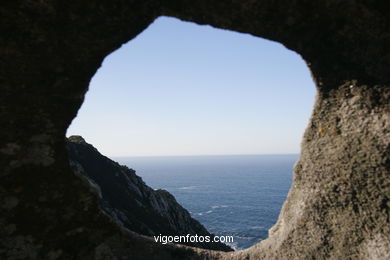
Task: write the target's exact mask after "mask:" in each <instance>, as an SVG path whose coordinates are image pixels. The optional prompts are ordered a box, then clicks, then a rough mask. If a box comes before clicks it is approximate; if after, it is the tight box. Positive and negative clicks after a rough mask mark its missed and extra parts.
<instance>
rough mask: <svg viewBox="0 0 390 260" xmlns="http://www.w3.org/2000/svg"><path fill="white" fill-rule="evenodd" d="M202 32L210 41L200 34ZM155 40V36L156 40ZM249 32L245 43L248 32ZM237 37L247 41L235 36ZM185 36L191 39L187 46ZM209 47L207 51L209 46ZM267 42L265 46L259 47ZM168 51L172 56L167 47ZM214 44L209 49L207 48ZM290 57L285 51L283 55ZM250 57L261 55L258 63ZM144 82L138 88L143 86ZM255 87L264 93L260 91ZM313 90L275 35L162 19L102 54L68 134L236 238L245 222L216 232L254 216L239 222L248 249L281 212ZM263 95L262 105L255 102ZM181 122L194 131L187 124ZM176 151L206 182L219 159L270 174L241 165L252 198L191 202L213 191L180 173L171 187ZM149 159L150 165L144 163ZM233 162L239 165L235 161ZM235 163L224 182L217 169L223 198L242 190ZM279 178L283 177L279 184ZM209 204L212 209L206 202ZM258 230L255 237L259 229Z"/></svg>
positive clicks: (302, 68) (299, 61)
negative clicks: (259, 174)
mask: <svg viewBox="0 0 390 260" xmlns="http://www.w3.org/2000/svg"><path fill="white" fill-rule="evenodd" d="M169 26H177V27H175V28H179V33H178V32H177V31H172V30H171V31H162V29H165V28H168V27H169ZM189 27H191V29H188V28H189ZM187 30H188V31H187ZM202 31H205V32H202ZM202 33H205V34H206V36H205V38H208V37H209V39H211V40H210V41H207V40H205V41H202V40H201V39H199V38H197V37H199V35H201V34H202ZM229 34H230V36H229ZM215 35H216V36H215ZM232 35H233V36H232ZM218 37H220V38H219V39H218ZM156 38H159V39H161V40H159V41H157V40H156ZM249 38H250V39H251V40H250V41H249V40H245V39H249ZM243 39H244V42H241V43H239V42H240V41H242V40H243ZM231 42H232V43H231ZM186 43H187V44H188V43H192V44H190V47H189V48H185V44H186ZM227 43H231V44H227ZM255 45H261V46H256V48H257V51H254V50H255V49H254V48H255V47H254V46H255ZM180 46H181V47H180ZM206 47H207V48H210V49H209V50H206V49H205V48H206ZM263 47H266V48H268V49H266V50H264V51H262V48H263ZM197 50H201V51H200V52H199V51H197ZM172 51H173V52H177V54H175V55H172ZM211 52H212V53H214V56H210V53H211ZM191 53H192V54H191ZM275 53H276V54H277V56H275ZM188 54H191V55H188ZM286 55H287V56H288V58H286V59H283V56H286ZM148 57H150V59H149V58H148ZM256 60H263V61H265V62H264V63H262V64H256ZM172 64H174V65H172ZM222 65H224V66H225V67H223V66H222ZM275 68H277V69H276V71H275ZM292 68H293V70H292ZM129 74H130V75H131V76H130V77H129V76H128V75H129ZM298 75H299V76H298ZM221 79H224V80H221ZM260 79H263V80H262V81H261V80H260ZM300 88H302V91H300V90H299V89H300ZM142 89H143V90H144V91H139V90H142ZM258 89H263V91H262V92H258ZM289 89H290V90H289ZM310 90H311V92H310ZM314 92H315V87H314V83H313V82H312V79H311V77H310V72H309V70H308V68H307V66H306V65H305V64H304V62H303V60H302V59H301V58H300V57H299V56H298V55H296V54H295V53H293V52H291V51H288V50H287V49H286V48H284V47H283V46H282V45H281V44H279V43H275V42H270V41H268V40H263V39H261V38H257V37H253V36H249V35H244V34H240V33H236V32H230V31H223V30H220V29H213V28H211V27H209V26H200V25H195V24H192V23H187V22H182V21H179V20H177V19H174V18H168V17H160V18H159V19H157V20H156V21H155V22H154V23H153V24H152V25H150V27H149V28H148V29H146V30H145V32H143V33H141V34H140V35H139V36H138V37H137V38H136V39H133V40H132V41H130V42H129V43H127V44H125V45H124V46H122V47H121V48H120V49H119V50H117V51H116V52H114V53H113V54H111V55H109V56H108V57H106V59H105V61H104V63H103V66H102V68H101V69H100V70H99V72H98V73H97V74H96V75H95V76H94V78H93V79H92V81H91V84H90V91H89V92H88V93H87V95H86V100H85V102H84V104H83V106H82V108H81V109H80V111H79V114H78V116H77V117H76V118H75V119H74V121H73V122H72V125H71V126H70V127H69V129H68V132H67V136H69V135H81V136H83V137H84V138H85V139H86V140H87V141H88V142H89V143H91V144H92V145H94V146H95V147H97V148H98V150H99V151H100V152H101V153H102V154H104V155H106V156H108V157H110V158H113V159H114V161H118V162H120V163H121V164H125V165H127V166H128V167H130V168H134V169H135V170H136V171H137V174H138V175H140V176H141V177H142V178H143V179H144V180H145V182H146V184H147V185H151V186H152V187H153V188H164V189H167V190H168V191H169V192H171V193H172V194H173V195H175V197H176V199H177V200H178V201H179V202H180V203H181V204H182V205H183V206H184V207H185V208H187V209H188V210H189V211H190V213H191V215H192V217H194V218H195V219H198V220H200V222H201V223H202V224H204V225H205V226H206V228H207V229H209V231H211V232H213V233H215V234H219V235H229V234H232V233H234V234H233V236H234V235H235V236H236V237H239V236H240V235H239V234H242V233H243V231H242V230H228V229H227V230H226V232H224V233H223V234H222V233H221V232H220V231H221V230H218V229H215V228H213V226H222V227H223V228H225V229H226V228H228V227H229V226H231V225H236V226H237V227H239V226H240V225H245V223H249V222H250V223H257V225H256V224H253V225H247V226H246V227H244V228H243V229H245V232H247V235H248V236H251V239H252V240H251V241H250V243H246V244H245V243H244V242H241V243H242V244H240V245H234V246H236V247H237V248H238V249H244V248H247V247H249V246H251V245H253V244H255V243H257V242H258V241H259V239H260V240H262V239H265V238H266V237H267V231H268V229H269V228H270V227H271V226H272V225H273V224H274V223H275V222H276V220H277V217H278V215H279V212H280V208H281V205H282V203H283V202H284V200H285V198H286V197H287V192H288V190H289V188H290V186H291V183H292V165H293V164H294V162H295V161H294V160H297V159H298V153H299V142H300V140H301V136H302V133H303V131H304V128H305V127H306V124H307V121H308V118H309V113H310V111H311V108H312V104H313V100H314V98H313V97H314ZM243 93H246V95H243ZM114 100H115V101H114ZM259 103H261V104H263V106H258V104H259ZM178 108H180V109H178ZM238 111H239V112H240V111H245V113H244V114H242V113H241V114H240V113H239V112H238ZM296 115H299V116H296ZM166 122H167V123H166ZM203 122H206V123H203ZM96 129H104V130H99V131H96ZM118 129H119V131H118ZM184 129H195V131H192V132H191V131H187V132H186V131H185V130H184ZM234 136H239V137H240V138H233V137H234ZM264 136H266V138H263V137H264ZM162 140H165V141H162ZM224 140H230V142H223V141H224ZM151 144H154V146H151ZM297 147H298V149H297ZM118 148H119V151H118ZM175 149H176V150H175ZM294 149H295V150H294ZM259 154H262V155H259ZM270 154H274V155H275V154H279V161H278V158H277V157H278V156H276V155H275V156H274V157H268V158H267V157H266V156H270ZM286 154H293V156H295V159H293V158H294V157H288V158H287V157H286V156H287V155H286ZM172 155H180V156H178V157H175V158H177V160H178V161H177V162H176V164H177V163H178V164H179V165H181V166H183V165H184V167H187V169H191V168H192V170H193V168H194V167H195V169H197V170H199V169H202V167H203V168H204V171H202V173H204V175H202V174H199V173H197V172H196V171H195V172H194V171H193V172H192V176H196V175H198V176H199V175H201V179H203V180H209V179H207V178H208V177H210V176H212V174H210V172H213V171H215V169H214V170H213V169H211V168H212V167H217V166H218V163H219V166H220V167H221V166H224V167H226V165H228V166H230V167H231V168H233V169H234V171H235V172H236V173H240V174H241V176H242V175H245V174H244V173H243V169H245V167H248V165H249V166H252V167H255V168H256V167H263V168H264V167H265V168H266V170H264V173H265V174H266V175H264V176H268V178H270V179H271V180H272V181H271V182H270V183H269V187H268V189H267V187H266V188H265V189H261V188H259V187H258V186H257V187H256V185H257V184H260V183H262V180H260V179H258V180H254V179H249V178H251V177H253V176H254V175H255V172H254V171H253V170H247V171H248V172H247V175H248V176H247V178H248V179H247V180H241V181H243V185H244V183H251V184H252V186H250V188H248V189H247V191H246V192H244V193H246V195H247V196H248V198H247V199H248V200H247V202H245V203H242V202H241V203H240V201H239V200H236V201H234V203H229V202H226V201H223V200H220V201H210V202H209V204H210V205H201V206H199V205H198V206H194V205H192V206H191V201H192V200H193V199H191V198H192V197H193V196H194V195H197V196H201V197H198V199H199V200H201V201H207V200H208V196H207V195H210V194H209V193H207V190H205V189H204V188H205V186H207V185H205V183H200V184H199V183H198V185H197V182H199V180H194V178H193V177H192V178H190V180H189V181H188V182H187V183H188V184H185V180H184V181H183V180H182V182H179V183H176V185H169V182H171V181H172V178H174V179H177V178H178V175H171V176H169V171H171V172H172V171H174V172H175V171H176V172H177V171H183V169H184V168H180V167H179V168H177V167H176V168H175V167H174V163H173V164H172V162H171V164H169V162H168V161H169V160H171V159H172V158H174V157H173V156H172ZM199 155H201V156H199ZM205 155H208V156H211V157H209V158H213V159H214V161H212V162H211V164H210V159H208V160H209V164H207V163H206V164H205V161H199V160H200V159H201V158H202V156H203V157H205ZM221 156H222V157H221ZM223 156H225V157H223ZM235 156H236V157H235ZM237 156H238V157H237ZM240 156H242V157H240ZM248 156H249V157H248ZM256 156H263V157H262V158H263V159H264V158H265V159H264V160H265V161H267V160H268V164H267V163H265V164H264V163H263V164H262V165H255V166H254V165H253V163H254V162H256V161H259V160H260V159H259V158H260V157H256ZM264 156H265V157H264ZM206 157H207V156H206ZM233 158H234V159H233ZM148 159H149V161H148ZM126 160H127V161H126ZM153 160H155V161H154V166H153V167H149V168H148V165H151V164H150V162H152V161H153ZM156 160H157V162H156ZM221 160H225V162H229V163H230V165H229V163H223V162H221ZM234 160H236V163H237V164H236V165H232V164H231V163H232V162H234ZM206 161H207V160H206ZM270 162H273V163H274V164H271V163H270ZM137 165H138V166H137ZM216 165H217V166H216ZM280 165H282V166H280ZM275 166H277V167H279V168H283V170H281V171H283V172H286V171H288V172H289V174H290V175H289V176H288V175H284V176H283V175H280V173H279V176H278V177H279V179H278V178H276V177H275V174H276V175H277V174H278V173H277V170H276V171H275V169H274V168H275ZM164 167H165V169H164V174H163V175H162V176H161V177H160V178H155V176H157V175H158V174H159V173H158V169H162V168H164ZM172 167H173V168H172ZM196 167H198V168H196ZM205 167H206V168H207V167H209V169H208V170H207V169H206V168H205ZM210 167H211V168H210ZM277 167H276V168H277ZM178 169H179V170H178ZM234 171H233V172H232V171H226V170H225V171H222V172H221V173H225V174H227V176H228V177H226V178H227V181H226V182H223V181H222V182H221V175H219V176H218V177H217V178H215V182H219V183H224V185H225V188H221V187H218V189H219V190H221V193H220V194H218V196H222V197H223V196H224V195H223V194H224V193H225V197H226V196H227V194H229V193H230V195H231V193H232V192H233V190H234V192H235V193H236V194H239V193H240V192H242V189H243V187H244V186H239V185H238V182H239V181H240V178H239V177H240V176H238V175H234ZM160 174H161V171H160ZM284 177H287V178H289V181H287V182H285V183H281V182H280V180H283V178H284ZM170 178H171V179H170ZM191 179H192V180H191ZM222 179H223V178H222ZM241 179H243V178H241ZM250 180H251V181H250ZM209 186H210V185H209ZM211 186H212V185H211ZM248 186H249V185H248ZM277 186H283V189H282V190H283V191H280V190H279V191H276V193H277V192H283V194H276V193H275V190H277V189H275V187H277ZM255 190H256V192H254V191H255ZM191 192H193V193H191ZM194 192H195V193H194ZM250 192H252V193H250ZM267 192H268V193H270V197H269V198H271V197H277V196H279V198H278V199H277V200H272V202H270V201H268V202H270V203H273V204H268V206H266V203H265V202H266V201H267V198H265V196H264V193H267ZM273 192H274V193H273ZM113 196H115V194H114V195H113ZM202 196H203V197H202ZM259 196H261V197H259ZM233 197H234V196H232V197H229V196H228V198H229V200H234V198H233ZM269 198H268V199H269ZM248 201H252V202H253V203H248ZM259 201H260V202H259ZM262 203H263V204H262ZM233 204H235V205H240V204H243V205H242V206H243V207H242V208H236V209H234V210H233V211H231V210H232V208H233ZM251 204H253V205H251ZM259 204H261V205H262V206H261V207H262V209H263V210H265V211H266V213H265V214H263V215H257V214H258V213H261V210H259V209H257V213H256V211H253V208H254V207H257V206H258V205H259ZM207 207H209V208H210V209H209V210H207V209H206V208H207ZM240 210H241V211H243V212H244V213H243V214H242V215H241V216H237V215H236V216H233V215H232V216H230V219H232V220H234V221H231V222H230V223H222V222H221V221H220V219H221V216H222V215H226V214H227V215H229V214H230V213H229V212H234V211H236V212H239V211H240ZM210 211H211V212H210ZM216 211H220V213H219V214H220V215H216V216H215V217H214V220H212V221H209V222H208V223H207V224H206V223H205V222H207V217H208V216H211V215H212V213H214V214H215V212H216ZM271 211H272V212H271ZM275 212H276V214H275ZM263 213H264V212H263ZM243 217H244V219H243ZM267 218H268V219H267ZM236 220H237V221H236ZM265 222H266V223H267V224H266V225H265V224H264V223H265ZM221 224H222V225H221ZM260 233H261V237H260V236H258V234H260ZM247 238H248V237H246V238H244V239H242V240H243V241H244V240H245V239H247Z"/></svg>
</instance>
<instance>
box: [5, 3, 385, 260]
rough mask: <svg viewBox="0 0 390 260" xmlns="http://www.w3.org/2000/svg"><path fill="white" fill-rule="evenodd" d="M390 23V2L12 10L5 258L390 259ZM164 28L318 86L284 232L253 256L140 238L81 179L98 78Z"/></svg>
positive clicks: (8, 18) (31, 6)
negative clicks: (257, 43) (279, 54)
mask: <svg viewBox="0 0 390 260" xmlns="http://www.w3.org/2000/svg"><path fill="white" fill-rule="evenodd" d="M389 12H390V8H389V1H387V0H376V1H374V0H371V1H369V0H348V1H347V0H326V1H325V0H323V1H313V0H290V1H286V0H272V1H267V0H256V1H255V0H226V1H223V0H196V1H194V0H166V1H160V0H112V1H97V0H88V1H80V0H57V1H49V0H41V1H36V0H18V1H14V0H4V1H0V35H1V37H0V57H1V58H0V87H1V94H0V126H1V128H0V140H1V142H0V202H1V203H0V205H1V206H0V259H83V260H84V259H390V238H389V234H390V223H389V219H390V203H389V201H390V198H389V194H390V184H389V180H390V157H389V156H390V112H389V111H390V69H389V68H390V56H389V53H390V49H389V48H390V30H389V28H390V19H389ZM161 15H168V16H173V17H177V18H180V19H183V20H186V21H193V22H196V23H198V24H209V25H212V26H214V27H218V28H223V29H229V30H234V31H238V32H243V33H249V34H251V35H254V36H259V37H263V38H266V39H269V40H273V41H277V42H279V43H281V44H283V45H284V46H286V47H287V48H288V49H290V50H293V51H296V52H297V53H298V54H300V55H301V56H302V58H303V59H304V60H305V62H306V64H307V66H308V67H309V68H310V70H311V73H312V75H313V80H314V81H315V83H316V86H317V98H316V103H315V106H314V109H313V113H312V117H311V119H310V122H309V124H308V127H307V129H306V131H305V134H304V138H303V142H302V149H301V151H302V152H301V158H300V160H299V162H298V163H297V164H296V167H295V169H294V182H293V184H292V187H291V190H290V192H289V195H288V197H287V200H286V202H285V204H284V206H283V208H282V210H281V212H280V215H279V220H278V222H277V223H276V225H275V226H274V227H273V228H272V229H271V230H270V235H269V238H268V239H266V240H263V241H262V242H260V243H259V244H257V245H255V246H253V247H252V248H249V249H248V250H244V251H238V252H229V253H224V252H217V251H212V250H205V249H197V248H192V247H187V246H181V245H168V246H163V245H160V244H158V243H155V242H154V241H153V240H151V239H149V238H147V237H144V236H141V235H138V234H136V233H134V232H130V231H128V230H127V229H124V228H122V226H121V225H118V224H117V223H116V222H114V221H112V218H110V217H108V216H107V214H105V213H103V211H102V210H101V207H100V205H99V198H98V195H97V194H95V193H94V192H93V191H91V190H90V185H87V184H85V182H84V181H83V180H82V178H80V177H79V176H77V175H75V174H74V173H73V171H72V170H71V169H70V167H69V161H68V157H67V151H66V148H65V147H66V144H65V139H64V137H65V132H66V129H67V127H68V126H69V124H70V123H71V121H72V119H73V118H74V117H75V116H76V115H77V111H78V109H79V108H80V106H81V104H82V103H83V100H84V95H85V93H86V91H87V90H88V85H89V82H90V80H91V78H92V76H93V75H94V74H95V73H96V71H97V70H98V68H99V67H100V65H101V64H102V62H103V59H104V58H105V57H106V56H107V55H109V54H110V53H111V52H113V51H114V50H117V49H118V48H119V47H120V46H121V45H122V44H124V43H126V42H128V41H129V40H131V39H133V38H134V37H136V36H137V35H138V34H139V33H141V32H142V31H143V30H144V29H145V28H147V27H148V25H149V24H151V23H152V22H153V21H154V19H156V18H157V17H159V16H161ZM156 44H158V42H156ZM259 52H261V49H259ZM237 88H239V86H237ZM129 102H131V96H130V97H129ZM286 116H288V115H286ZM233 185H234V184H233ZM252 217H253V216H252Z"/></svg>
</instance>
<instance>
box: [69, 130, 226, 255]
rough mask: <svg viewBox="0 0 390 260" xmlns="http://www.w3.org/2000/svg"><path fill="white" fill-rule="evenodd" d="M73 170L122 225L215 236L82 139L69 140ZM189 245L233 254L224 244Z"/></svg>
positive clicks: (170, 198)
mask: <svg viewBox="0 0 390 260" xmlns="http://www.w3.org/2000/svg"><path fill="white" fill-rule="evenodd" d="M67 144H68V150H69V160H70V166H71V168H72V169H73V170H74V171H75V172H76V173H79V174H82V175H83V176H86V177H87V179H88V181H89V183H90V185H91V186H93V187H94V188H96V189H97V190H98V192H99V197H100V198H101V205H102V208H103V210H104V211H105V212H106V213H108V214H109V215H110V216H111V217H112V218H113V219H115V221H116V222H118V223H120V224H121V225H122V226H124V227H126V228H128V229H130V230H132V231H135V232H138V233H140V234H143V235H148V236H158V235H160V234H161V235H187V234H191V235H196V234H197V235H202V236H213V235H212V234H210V233H209V232H208V231H207V230H206V228H205V227H203V226H202V225H201V224H200V223H199V222H198V221H197V220H195V219H193V218H192V217H191V215H190V213H189V212H188V211H187V210H186V209H184V208H183V207H182V206H180V204H179V203H178V202H177V201H176V199H175V197H174V196H172V195H171V194H170V193H169V192H168V191H166V190H153V189H152V188H150V187H149V186H147V185H146V184H145V183H144V182H143V180H142V179H141V177H139V176H137V175H136V174H135V171H134V170H133V169H129V168H128V167H126V166H122V165H119V164H118V163H116V162H114V161H112V160H110V159H109V158H107V157H105V156H103V155H102V154H100V153H99V152H98V150H97V149H96V148H94V147H93V146H92V145H90V144H88V143H86V142H85V140H84V139H83V138H82V137H81V136H71V137H69V138H68V141H67ZM185 244H187V245H191V246H196V247H201V248H207V249H215V250H223V251H232V249H231V248H230V247H229V246H227V245H225V244H222V243H185Z"/></svg>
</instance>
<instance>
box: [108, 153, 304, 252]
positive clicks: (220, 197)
mask: <svg viewBox="0 0 390 260" xmlns="http://www.w3.org/2000/svg"><path fill="white" fill-rule="evenodd" d="M114 159H115V160H116V161H118V162H119V163H120V164H122V165H126V166H128V167H129V168H132V169H134V170H136V173H137V175H139V176H141V177H142V179H143V180H144V182H145V183H146V184H147V185H149V186H150V187H152V188H154V189H165V190H168V191H169V192H170V193H172V194H173V195H174V196H175V198H176V200H177V201H178V202H179V203H180V204H181V205H182V206H183V207H184V208H186V209H187V210H188V211H189V212H190V213H191V215H192V217H193V218H195V219H197V220H198V221H199V222H200V223H202V224H203V225H204V226H205V227H206V228H207V229H208V231H209V232H211V233H213V234H215V235H219V236H233V238H234V242H233V243H231V244H230V246H232V247H233V248H234V249H235V250H241V249H245V248H248V247H250V246H252V245H254V244H256V243H257V242H259V241H261V240H263V239H266V238H267V236H268V230H269V229H270V228H271V227H272V226H273V225H274V224H275V222H276V221H277V219H278V216H279V212H280V209H281V207H282V205H283V203H284V201H285V200H286V197H287V193H288V191H289V189H290V187H291V183H292V177H293V167H294V164H295V163H296V161H297V160H298V154H288V155H211V156H158V157H157V156H156V157H117V158H114Z"/></svg>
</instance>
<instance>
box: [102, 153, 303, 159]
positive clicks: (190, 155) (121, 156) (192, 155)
mask: <svg viewBox="0 0 390 260" xmlns="http://www.w3.org/2000/svg"><path fill="white" fill-rule="evenodd" d="M256 155H300V153H299V152H298V153H261V154H260V153H256V154H255V153H254V154H181V155H119V156H112V155H106V156H107V157H111V158H126V157H201V156H256Z"/></svg>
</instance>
